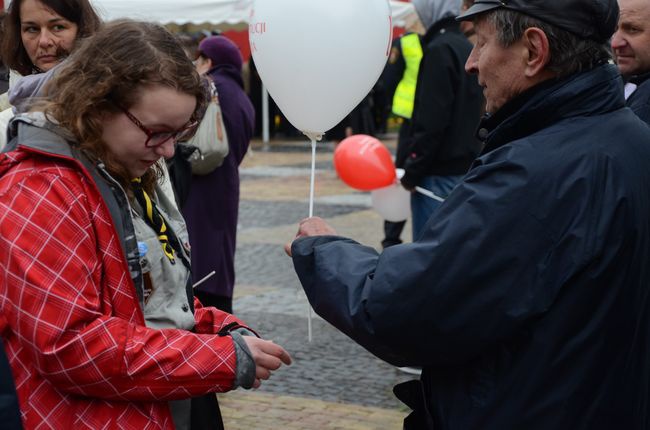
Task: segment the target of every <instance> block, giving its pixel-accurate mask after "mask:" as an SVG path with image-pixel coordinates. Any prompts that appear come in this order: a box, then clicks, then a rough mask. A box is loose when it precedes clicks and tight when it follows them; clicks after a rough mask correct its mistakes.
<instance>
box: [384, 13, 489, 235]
mask: <svg viewBox="0 0 650 430" xmlns="http://www.w3.org/2000/svg"><path fill="white" fill-rule="evenodd" d="M460 3H461V2H460V0H413V6H414V7H415V10H416V12H417V14H418V16H419V17H420V21H422V24H423V25H424V27H425V28H426V29H427V31H426V34H425V35H424V37H423V38H422V50H423V52H422V59H421V61H420V67H419V72H418V75H417V84H416V86H415V89H416V90H415V104H414V107H413V114H412V118H411V127H410V128H409V133H408V135H407V136H406V137H405V138H403V139H400V142H399V147H398V149H397V160H396V164H397V165H398V166H402V165H403V166H404V170H405V171H406V173H405V174H404V176H403V177H402V179H401V182H402V185H403V186H404V187H405V188H406V189H408V190H410V191H415V188H416V187H421V188H424V189H426V190H428V191H431V192H433V193H434V194H436V195H438V196H439V197H441V198H445V197H446V196H447V195H448V194H449V192H450V191H451V190H452V189H453V188H454V186H456V184H457V183H458V182H459V181H460V180H461V178H462V177H463V175H464V174H465V173H466V172H467V170H468V169H469V166H470V165H471V164H472V162H473V161H474V159H475V158H476V156H477V155H478V154H479V152H480V150H481V142H480V141H479V140H478V139H477V138H476V137H475V136H474V133H475V131H476V126H477V125H478V122H479V119H480V116H481V106H482V104H483V97H482V96H481V88H480V87H479V86H478V84H477V82H476V77H475V76H470V75H468V74H466V73H464V69H463V68H464V64H465V60H467V56H468V55H469V53H470V51H471V50H472V45H471V44H470V43H469V41H468V40H467V38H466V37H465V36H464V34H463V33H462V32H461V30H460V25H459V23H458V22H456V21H455V19H454V18H455V17H456V16H457V15H458V14H459V12H460ZM439 205H440V203H439V202H438V201H437V200H434V199H432V198H431V197H427V196H425V195H423V194H420V193H417V192H415V193H413V195H412V196H411V213H412V224H413V239H414V240H415V239H417V237H418V236H419V235H420V232H421V231H422V228H423V227H424V224H425V223H426V222H427V220H428V219H429V217H430V216H431V214H432V213H433V211H434V210H435V209H436V208H437V207H438V206H439Z"/></svg>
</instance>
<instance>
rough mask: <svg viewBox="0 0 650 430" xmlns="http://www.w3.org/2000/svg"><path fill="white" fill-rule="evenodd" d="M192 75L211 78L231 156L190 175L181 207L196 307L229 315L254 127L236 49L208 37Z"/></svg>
mask: <svg viewBox="0 0 650 430" xmlns="http://www.w3.org/2000/svg"><path fill="white" fill-rule="evenodd" d="M196 70H197V71H198V72H199V73H200V74H202V75H206V76H207V77H208V78H209V79H211V80H212V81H213V82H214V83H215V85H216V87H217V91H218V93H219V102H220V105H221V111H222V115H223V121H224V125H225V127H226V133H227V134H228V143H229V145H230V151H229V153H228V156H227V157H226V158H225V160H224V161H223V164H222V165H221V166H220V167H218V168H216V169H215V170H214V171H213V172H212V173H209V174H207V175H204V176H199V175H193V176H192V182H191V185H190V190H189V196H188V198H187V201H186V202H185V204H184V206H183V215H184V216H185V219H186V221H187V229H188V231H189V234H190V244H191V246H192V273H194V275H195V277H196V279H202V278H203V277H204V276H206V275H208V274H210V273H211V272H212V271H213V270H214V271H215V272H216V275H215V276H212V277H210V278H208V279H207V280H206V281H205V282H204V283H202V284H201V285H200V286H198V287H197V290H196V295H197V297H198V298H199V299H201V302H202V303H204V304H207V305H210V306H215V307H217V308H219V309H221V310H223V311H226V312H230V313H232V295H233V288H234V286H235V248H236V236H237V217H238V211H239V164H240V163H241V162H242V159H243V158H244V155H246V151H247V150H248V145H249V142H250V140H251V138H252V136H253V132H254V128H255V111H254V109H253V105H252V104H251V102H250V100H249V99H248V96H247V95H246V93H245V92H244V81H243V79H242V74H241V73H242V57H241V54H240V52H239V48H237V45H235V44H234V43H233V42H231V41H230V40H229V39H228V38H226V37H224V36H209V37H207V38H205V39H203V40H202V41H201V43H200V44H199V57H198V59H197V61H196Z"/></svg>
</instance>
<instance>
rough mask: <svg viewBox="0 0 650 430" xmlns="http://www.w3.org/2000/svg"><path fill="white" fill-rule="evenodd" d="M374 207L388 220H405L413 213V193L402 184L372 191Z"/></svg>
mask: <svg viewBox="0 0 650 430" xmlns="http://www.w3.org/2000/svg"><path fill="white" fill-rule="evenodd" d="M370 199H371V202H372V207H373V208H374V209H375V210H376V211H377V212H378V213H379V215H381V216H382V217H383V218H384V219H385V220H386V221H393V222H397V221H404V220H406V219H407V218H408V217H409V216H410V215H411V193H410V192H408V191H406V190H405V189H404V187H402V186H401V185H400V184H393V185H389V186H387V187H384V188H378V189H376V190H372V191H371V192H370Z"/></svg>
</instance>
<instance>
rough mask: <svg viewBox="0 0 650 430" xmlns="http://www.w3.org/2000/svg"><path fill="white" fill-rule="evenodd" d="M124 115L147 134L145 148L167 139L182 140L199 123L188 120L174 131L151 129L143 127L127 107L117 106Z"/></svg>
mask: <svg viewBox="0 0 650 430" xmlns="http://www.w3.org/2000/svg"><path fill="white" fill-rule="evenodd" d="M117 107H118V108H119V109H120V110H121V111H122V112H124V115H126V117H127V118H128V119H129V120H130V121H131V122H132V123H133V124H135V125H136V126H137V127H138V128H139V129H140V130H142V132H143V133H144V134H146V135H147V140H146V141H145V142H144V146H146V147H147V148H157V147H158V146H161V145H163V144H164V143H165V142H167V141H169V139H174V142H178V141H183V140H187V139H189V138H190V137H191V136H192V134H194V132H195V131H196V126H197V125H198V124H199V123H198V122H197V121H192V120H190V122H188V123H187V124H186V125H184V126H183V127H181V128H180V129H178V130H174V131H151V130H149V129H148V128H147V127H145V126H144V125H143V124H142V123H141V122H140V120H139V119H138V118H136V117H135V116H134V115H133V114H132V113H131V112H129V111H128V109H125V108H123V107H121V106H117Z"/></svg>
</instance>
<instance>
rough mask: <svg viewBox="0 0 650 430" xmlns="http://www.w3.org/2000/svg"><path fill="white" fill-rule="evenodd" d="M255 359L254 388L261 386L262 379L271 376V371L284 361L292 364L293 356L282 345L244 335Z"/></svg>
mask: <svg viewBox="0 0 650 430" xmlns="http://www.w3.org/2000/svg"><path fill="white" fill-rule="evenodd" d="M243 339H244V341H245V342H246V345H247V346H248V349H249V350H250V351H251V354H252V355H253V360H254V361H255V382H254V383H253V388H259V387H260V385H262V380H267V379H269V378H270V377H271V371H274V370H278V369H279V368H280V366H282V363H284V364H286V365H289V364H291V356H290V355H289V353H288V352H287V351H286V350H285V349H284V348H282V347H281V346H280V345H276V344H275V343H273V342H271V341H269V340H264V339H260V338H257V337H254V336H243Z"/></svg>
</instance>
